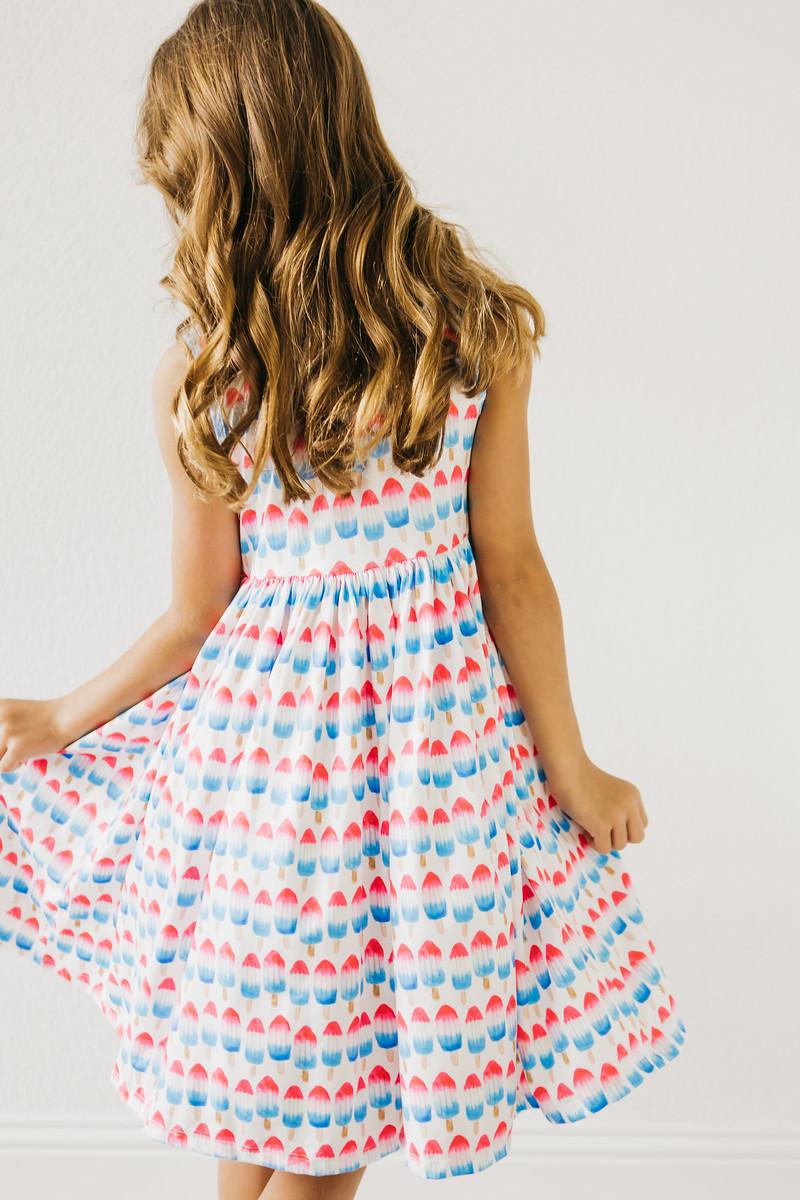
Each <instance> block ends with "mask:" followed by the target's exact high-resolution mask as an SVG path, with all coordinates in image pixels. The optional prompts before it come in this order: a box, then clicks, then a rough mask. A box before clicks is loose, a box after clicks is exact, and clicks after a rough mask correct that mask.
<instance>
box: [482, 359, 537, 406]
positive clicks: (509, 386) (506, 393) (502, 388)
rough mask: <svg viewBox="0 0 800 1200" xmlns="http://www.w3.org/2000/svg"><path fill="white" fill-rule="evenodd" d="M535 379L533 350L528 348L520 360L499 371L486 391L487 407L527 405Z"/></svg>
mask: <svg viewBox="0 0 800 1200" xmlns="http://www.w3.org/2000/svg"><path fill="white" fill-rule="evenodd" d="M532 379H533V352H532V351H531V350H530V349H529V348H526V349H525V351H524V353H523V354H522V356H521V357H520V359H519V361H518V362H517V363H516V364H515V365H514V366H513V367H509V368H507V369H505V370H503V371H500V372H498V373H497V374H496V375H495V377H494V379H493V380H492V382H491V384H490V385H489V388H488V391H487V393H486V404H485V406H484V407H485V408H487V409H488V410H489V411H491V410H495V411H496V410H497V409H499V408H507V407H509V406H511V407H515V406H519V405H522V406H525V405H527V403H528V397H529V395H530V390H531V381H532Z"/></svg>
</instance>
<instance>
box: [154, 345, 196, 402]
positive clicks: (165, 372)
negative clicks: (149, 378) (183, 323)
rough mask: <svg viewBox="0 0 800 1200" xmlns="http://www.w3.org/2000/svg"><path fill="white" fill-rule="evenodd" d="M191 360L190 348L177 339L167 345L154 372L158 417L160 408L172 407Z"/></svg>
mask: <svg viewBox="0 0 800 1200" xmlns="http://www.w3.org/2000/svg"><path fill="white" fill-rule="evenodd" d="M190 361H191V360H190V357H189V350H188V348H187V347H186V346H184V344H183V342H181V341H178V340H177V339H176V340H175V341H174V342H173V343H172V344H171V345H170V346H167V348H166V350H165V351H164V353H163V354H162V355H161V358H160V359H159V360H158V362H157V363H156V369H155V371H154V372H153V406H154V408H155V409H156V417H158V414H159V411H160V410H163V409H167V410H169V409H170V408H171V406H172V401H173V399H174V398H175V394H176V392H177V391H178V389H179V388H180V386H181V384H182V383H183V381H184V379H185V378H186V372H187V370H188V369H189V363H190Z"/></svg>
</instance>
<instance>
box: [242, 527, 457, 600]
mask: <svg viewBox="0 0 800 1200" xmlns="http://www.w3.org/2000/svg"><path fill="white" fill-rule="evenodd" d="M469 548H470V543H469V534H468V533H465V534H464V535H463V537H461V538H460V539H459V540H458V542H456V544H455V545H454V546H449V547H448V548H446V549H444V550H437V551H436V553H435V554H415V555H413V556H412V557H411V558H399V559H397V560H396V561H394V562H390V563H371V564H370V565H369V566H367V567H363V568H362V569H361V570H360V571H352V570H350V569H342V570H337V569H336V568H335V567H334V568H333V569H332V570H330V571H304V572H295V573H292V574H289V575H279V574H269V575H251V574H248V573H247V572H246V571H243V572H242V575H241V579H240V582H239V586H240V587H243V586H244V584H246V583H250V584H268V583H289V582H292V581H297V582H301V581H305V580H310V579H355V578H361V576H363V575H372V574H374V573H376V572H377V573H382V574H384V575H386V574H390V573H392V572H404V571H407V570H413V569H414V567H415V566H416V564H417V563H431V564H435V563H437V562H439V561H440V560H443V559H447V558H452V557H453V556H458V555H459V554H461V553H463V552H464V551H465V550H468V549H469Z"/></svg>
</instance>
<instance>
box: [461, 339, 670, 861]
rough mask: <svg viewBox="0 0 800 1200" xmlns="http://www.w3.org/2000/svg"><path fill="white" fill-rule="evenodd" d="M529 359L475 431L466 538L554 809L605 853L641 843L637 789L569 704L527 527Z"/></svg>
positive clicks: (559, 635) (555, 622) (556, 617)
mask: <svg viewBox="0 0 800 1200" xmlns="http://www.w3.org/2000/svg"><path fill="white" fill-rule="evenodd" d="M531 367H532V361H531V359H530V358H529V359H528V361H527V363H526V366H525V369H524V370H521V371H520V372H518V373H517V374H516V376H514V375H513V374H506V375H504V376H503V377H501V378H498V379H497V380H496V381H494V382H493V383H492V385H491V387H490V388H489V392H488V394H487V396H486V399H485V402H484V405H483V410H482V412H481V416H480V420H479V421H478V424H477V428H476V431H475V440H474V444H473V448H472V458H471V460H470V471H469V502H468V511H469V522H470V538H471V541H472V545H473V548H474V551H475V561H476V565H477V568H478V580H479V584H480V593H481V602H482V607H483V612H484V615H485V617H486V623H487V625H488V626H489V629H490V630H491V633H492V636H493V638H494V641H495V643H496V645H497V648H498V650H499V651H500V654H501V656H502V658H503V662H504V663H505V665H506V667H507V668H508V672H509V675H510V678H511V680H512V681H513V685H514V690H515V692H516V693H517V696H518V698H519V701H520V704H521V706H522V710H523V712H524V714H525V717H526V720H527V721H528V724H529V726H530V729H531V732H533V733H534V736H535V741H536V747H537V750H538V751H539V754H540V756H541V758H542V761H543V763H544V767H545V771H546V774H547V776H548V779H549V782H550V786H551V787H552V789H553V792H554V794H555V798H556V801H557V802H558V804H559V805H560V807H561V808H562V809H563V810H564V811H565V812H566V813H567V814H568V815H569V816H571V817H573V818H574V819H575V820H576V821H577V822H578V824H580V825H582V826H583V827H584V829H585V830H586V832H587V834H588V836H589V840H590V841H591V843H592V844H593V845H594V847H595V848H596V849H597V850H599V851H601V852H602V853H608V852H609V850H611V849H615V850H621V849H622V848H623V847H624V846H625V845H626V844H627V843H628V842H640V841H642V839H643V837H644V827H645V825H646V824H647V813H646V812H645V809H644V805H643V804H642V799H641V796H640V794H639V790H638V788H637V787H636V786H635V785H634V784H632V783H629V782H628V781H627V780H626V779H620V778H618V777H617V776H616V775H609V774H608V773H607V772H606V771H603V770H601V769H600V767H598V766H596V765H595V764H594V763H593V762H592V761H591V759H590V758H589V756H588V755H587V753H586V750H585V749H584V746H583V740H582V738H581V733H580V729H579V727H578V721H577V717H576V715H575V710H574V708H573V705H572V697H571V695H570V687H569V679H568V675H567V661H566V651H565V647H564V630H563V623H562V617H561V606H560V603H559V599H558V595H557V593H556V589H555V586H554V584H553V580H552V578H551V576H550V573H549V571H548V569H547V565H546V563H545V561H544V558H543V556H542V552H541V550H540V548H539V544H538V541H537V539H536V534H535V531H534V526H533V516H532V513H531V494H530V464H529V453H528V394H529V391H530V384H531Z"/></svg>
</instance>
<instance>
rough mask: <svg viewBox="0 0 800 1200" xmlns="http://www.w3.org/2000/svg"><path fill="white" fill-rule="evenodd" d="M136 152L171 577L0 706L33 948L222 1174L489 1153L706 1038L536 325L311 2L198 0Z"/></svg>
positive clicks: (0, 934) (4, 828)
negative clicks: (624, 755)
mask: <svg viewBox="0 0 800 1200" xmlns="http://www.w3.org/2000/svg"><path fill="white" fill-rule="evenodd" d="M138 149H139V159H140V165H141V169H142V172H143V175H144V178H145V179H146V180H147V181H148V182H150V183H152V184H154V185H155V186H156V187H157V188H158V190H159V192H160V193H161V195H162V196H163V198H164V200H165V202H166V205H167V208H168V210H169V213H170V215H171V217H172V218H173V220H174V223H175V228H176V233H177V245H176V249H175V256H174V262H173V265H172V269H171V271H170V273H169V274H168V275H167V276H166V278H165V279H164V280H163V282H164V284H165V285H166V287H167V289H168V290H169V292H170V294H171V295H172V296H173V297H174V298H176V299H177V300H179V301H180V302H182V304H183V305H184V306H185V308H186V309H187V310H188V313H189V316H188V317H187V318H186V320H184V321H183V322H181V324H180V326H179V329H178V333H179V337H178V338H177V339H176V342H175V344H174V345H173V346H171V347H170V348H169V349H168V350H167V351H166V353H165V354H164V356H163V358H162V359H161V361H160V363H159V365H158V367H157V369H156V371H155V378H154V384H153V408H154V417H155V427H156V431H157V435H158V441H159V445H160V448H161V452H162V454H163V458H164V462H165V465H166V470H167V472H168V475H169V479H170V481H171V485H172V491H173V499H174V504H173V539H174V542H173V545H174V550H173V593H172V600H171V603H170V605H169V607H168V608H167V610H166V611H165V612H164V613H163V615H162V616H161V617H159V619H158V620H157V621H155V622H154V624H153V625H152V626H151V627H150V628H149V629H148V630H147V631H146V632H145V633H144V634H143V635H142V636H141V638H140V639H139V640H138V641H137V642H136V643H135V644H134V645H133V646H132V647H131V648H130V649H129V650H127V651H126V652H125V653H124V654H123V655H122V656H121V657H120V658H119V659H118V660H117V661H116V662H114V663H113V664H112V665H111V666H110V667H108V669H107V670H105V671H103V672H102V673H101V674H99V675H98V676H96V677H95V678H93V679H90V680H89V681H88V682H87V683H84V684H83V685H82V686H80V687H78V688H76V689H75V690H74V691H72V692H70V693H68V694H66V695H62V696H59V697H57V698H56V699H50V700H36V701H34V700H15V699H6V700H3V701H2V702H0V772H1V773H2V791H1V794H0V800H2V804H0V864H2V865H1V866H0V885H2V894H3V896H4V897H5V899H4V901H3V903H2V904H0V941H2V942H4V943H6V944H8V945H10V946H14V947H15V948H16V949H17V950H19V951H20V952H22V953H23V954H26V955H27V956H28V958H29V959H30V960H31V961H33V962H36V963H38V964H39V965H40V966H43V967H46V968H48V969H50V970H54V971H56V972H57V973H58V975H59V976H60V977H61V978H63V979H64V980H66V981H69V982H75V983H77V984H79V985H80V986H81V987H82V988H84V989H85V990H86V991H88V993H89V994H90V995H91V996H92V997H93V998H94V1000H95V1001H96V1003H97V1004H98V1006H99V1008H100V1010H101V1011H102V1013H103V1014H104V1016H105V1017H106V1018H107V1019H108V1020H109V1021H110V1022H111V1023H112V1025H113V1026H114V1028H115V1030H116V1031H117V1033H118V1035H119V1051H118V1055H117V1057H116V1061H115V1062H114V1064H113V1068H112V1072H111V1082H112V1084H113V1086H114V1087H115V1088H116V1090H117V1091H118V1093H119V1095H120V1096H121V1097H122V1099H123V1100H124V1101H125V1102H127V1104H128V1105H130V1107H131V1108H132V1109H133V1110H134V1111H135V1112H136V1113H137V1114H138V1116H139V1118H140V1119H141V1121H142V1125H143V1128H144V1129H145V1131H146V1132H147V1133H148V1134H150V1135H151V1136H152V1137H153V1138H155V1139H157V1140H158V1141H161V1142H165V1143H168V1144H169V1145H172V1146H182V1147H186V1148H188V1149H190V1150H193V1151H198V1152H200V1153H204V1154H208V1155H212V1156H214V1157H216V1158H217V1159H219V1160H220V1161H219V1189H220V1192H219V1194H220V1196H221V1197H222V1198H223V1200H245V1198H254V1197H257V1196H261V1195H262V1194H263V1193H264V1191H265V1189H266V1195H267V1196H268V1197H270V1198H272V1200H291V1198H299V1197H301V1196H303V1197H305V1196H311V1195H314V1196H316V1195H319V1196H324V1197H349V1196H352V1195H353V1194H354V1193H355V1191H356V1188H357V1186H358V1184H359V1181H360V1179H361V1176H362V1174H363V1172H364V1169H365V1168H366V1166H367V1165H368V1164H369V1163H371V1162H374V1161H375V1160H376V1159H378V1158H380V1157H382V1156H384V1155H387V1154H390V1153H391V1152H392V1151H395V1150H398V1149H402V1152H403V1155H404V1157H405V1161H406V1162H407V1163H408V1166H409V1167H410V1168H411V1170H412V1171H413V1172H415V1173H417V1174H419V1175H422V1176H426V1177H428V1178H430V1179H444V1178H446V1177H449V1176H455V1175H462V1174H465V1173H471V1172H477V1171H481V1170H483V1169H484V1168H487V1167H489V1166H491V1165H492V1164H493V1163H495V1162H497V1161H498V1160H499V1159H502V1158H503V1156H504V1155H505V1154H506V1153H507V1150H508V1148H509V1144H510V1136H511V1132H512V1126H513V1123H514V1118H515V1114H516V1112H517V1111H519V1110H523V1109H528V1108H534V1109H538V1110H539V1112H540V1113H541V1114H542V1116H544V1117H545V1118H546V1119H547V1120H548V1121H550V1122H555V1123H560V1124H563V1123H570V1122H573V1121H578V1120H581V1119H583V1118H584V1117H586V1116H587V1115H590V1114H593V1113H596V1112H598V1111H599V1110H600V1109H602V1108H604V1107H606V1106H607V1105H609V1104H610V1103H612V1102H614V1101H616V1100H619V1099H621V1098H622V1097H624V1096H627V1095H629V1094H630V1093H631V1092H632V1091H633V1090H634V1089H635V1088H636V1087H638V1086H639V1085H640V1084H641V1082H642V1081H643V1080H644V1079H645V1078H646V1077H648V1076H650V1075H652V1074H653V1073H654V1070H655V1069H656V1068H659V1067H662V1066H663V1065H664V1064H665V1063H668V1062H670V1061H671V1060H672V1059H673V1058H674V1057H675V1056H676V1055H677V1054H678V1053H679V1051H680V1049H681V1047H682V1046H683V1044H684V1034H685V1027H684V1023H683V1020H682V1018H681V1015H680V1013H679V1010H678V1008H677V1007H676V1005H675V1002H674V1000H673V996H672V995H671V994H670V991H669V988H668V986H667V982H666V980H665V976H664V973H663V971H662V969H661V967H660V965H659V963H658V962H657V959H656V954H655V948H654V946H653V942H652V940H651V938H650V936H649V933H648V931H647V928H646V926H645V924H644V921H643V917H642V912H641V910H640V907H639V905H638V903H637V900H636V897H635V893H634V891H633V889H632V887H631V881H630V877H629V875H628V872H627V871H626V870H625V868H624V867H623V865H622V853H623V851H624V850H625V848H626V846H627V845H628V844H629V843H631V842H633V843H636V842H641V840H642V838H643V837H644V834H645V827H646V825H647V814H646V812H645V808H644V805H643V804H642V800H641V797H640V794H639V791H638V790H637V788H636V787H635V786H634V785H633V784H632V783H629V782H628V781H627V780H624V779H620V778H618V777H616V776H614V775H611V774H608V773H607V772H605V771H603V770H602V769H601V768H600V767H599V766H597V765H596V764H595V763H594V762H592V761H591V760H590V759H589V757H588V755H587V753H586V751H585V749H584V747H583V744H582V741H581V735H580V731H579V728H578V724H577V721H576V717H575V713H574V711H573V706H572V702H571V699H570V691H569V686H568V681H567V669H566V665H565V651H564V643H563V634H562V622H561V616H560V608H559V602H558V599H557V596H556V593H555V590H554V587H553V583H552V580H551V578H550V575H549V573H548V570H547V567H546V565H545V563H544V561H543V559H542V555H541V552H540V550H539V547H538V545H537V541H536V536H535V533H534V528H533V523H532V517H531V510H530V480H529V467H528V451H527V448H526V447H527V438H526V433H527V424H526V407H527V401H528V395H529V389H530V382H531V364H532V361H533V358H534V356H535V355H536V354H537V353H538V352H539V345H538V343H539V340H540V338H541V337H542V335H543V333H544V319H543V314H542V310H541V308H540V307H539V305H538V303H537V302H536V300H535V299H534V298H533V296H531V294H530V293H529V292H527V291H526V290H525V289H524V288H522V287H520V286H518V285H516V284H513V283H511V282H508V281H507V280H504V279H502V278H500V277H499V276H498V275H497V274H496V273H495V272H494V271H492V270H490V269H489V267H488V266H486V265H485V264H484V263H483V262H482V261H481V259H480V256H479V255H478V253H477V251H476V250H475V248H474V246H473V244H472V243H471V241H470V240H469V239H468V237H464V238H463V239H462V238H460V237H459V236H458V233H457V230H456V228H455V227H454V226H452V225H450V224H448V223H447V222H446V221H444V220H442V219H441V218H440V217H438V216H436V215H434V214H433V213H432V212H431V211H429V210H428V209H426V208H424V207H423V206H422V205H421V204H419V203H418V202H417V200H416V199H415V198H414V196H413V194H412V190H411V186H410V182H409V179H408V177H407V176H406V175H405V173H404V172H403V170H402V168H401V167H400V165H399V164H398V163H397V161H396V160H395V159H394V157H393V156H392V154H391V152H390V150H389V148H388V147H387V145H386V143H385V141H384V138H383V136H382V133H381V130H380V127H379V124H378V120H377V117H376V114H375V109H374V106H373V101H372V98H371V95H370V91H369V87H368V84H367V80H366V77H365V72H364V69H363V66H362V64H361V62H360V61H359V58H358V55H357V53H356V51H355V49H354V47H353V45H352V43H351V42H350V40H349V38H348V37H347V35H346V34H345V32H344V31H343V30H342V28H341V27H340V26H339V25H338V24H337V22H336V21H335V20H334V19H333V18H332V17H331V16H330V14H329V13H328V12H326V10H325V9H324V8H322V7H321V6H320V5H318V4H316V3H314V2H313V0H202V2H201V3H197V4H195V5H194V6H193V7H192V8H191V10H190V12H189V14H188V16H187V18H186V20H185V21H184V23H183V24H182V25H181V27H180V28H179V29H178V30H177V32H176V33H174V34H173V35H172V36H171V37H170V38H168V39H167V40H166V41H165V42H164V44H163V45H162V46H160V47H159V49H158V51H157V53H156V55H155V57H154V59H153V61H152V64H151V67H150V71H149V76H148V80H147V88H146V94H145V97H144V101H143V105H142V109H141V115H140V122H139V126H138ZM467 510H469V518H468V517H467ZM512 680H513V684H512ZM534 731H535V732H534Z"/></svg>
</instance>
